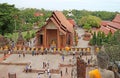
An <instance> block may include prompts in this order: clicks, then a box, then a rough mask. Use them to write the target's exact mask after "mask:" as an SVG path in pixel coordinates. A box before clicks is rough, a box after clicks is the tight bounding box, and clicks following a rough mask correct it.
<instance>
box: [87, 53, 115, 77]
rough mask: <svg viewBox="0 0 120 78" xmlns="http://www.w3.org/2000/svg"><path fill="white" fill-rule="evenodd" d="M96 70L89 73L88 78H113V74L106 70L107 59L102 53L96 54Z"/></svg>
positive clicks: (105, 54)
mask: <svg viewBox="0 0 120 78" xmlns="http://www.w3.org/2000/svg"><path fill="white" fill-rule="evenodd" d="M97 63H98V68H97V69H94V70H91V71H90V72H89V78H115V77H114V73H113V72H112V71H110V70H107V67H108V63H109V57H108V55H107V53H105V52H104V51H100V52H99V53H98V54H97Z"/></svg>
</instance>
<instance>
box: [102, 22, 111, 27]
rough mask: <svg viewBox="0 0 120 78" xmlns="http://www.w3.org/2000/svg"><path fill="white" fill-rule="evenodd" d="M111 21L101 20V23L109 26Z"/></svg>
mask: <svg viewBox="0 0 120 78" xmlns="http://www.w3.org/2000/svg"><path fill="white" fill-rule="evenodd" d="M109 22H110V21H102V22H101V25H102V26H107V25H108V23H109Z"/></svg>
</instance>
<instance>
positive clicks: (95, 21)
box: [79, 15, 101, 27]
mask: <svg viewBox="0 0 120 78" xmlns="http://www.w3.org/2000/svg"><path fill="white" fill-rule="evenodd" d="M100 22H101V19H100V18H99V17H96V16H92V15H88V16H83V17H82V18H81V19H80V20H79V25H80V26H84V25H85V24H89V25H90V26H91V27H100Z"/></svg>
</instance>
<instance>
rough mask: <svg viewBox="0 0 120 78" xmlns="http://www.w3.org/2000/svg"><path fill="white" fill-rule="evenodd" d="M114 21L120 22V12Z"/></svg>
mask: <svg viewBox="0 0 120 78" xmlns="http://www.w3.org/2000/svg"><path fill="white" fill-rule="evenodd" d="M112 22H116V23H120V14H117V15H116V16H115V18H114V19H113V20H112Z"/></svg>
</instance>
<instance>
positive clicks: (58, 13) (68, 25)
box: [53, 11, 74, 33]
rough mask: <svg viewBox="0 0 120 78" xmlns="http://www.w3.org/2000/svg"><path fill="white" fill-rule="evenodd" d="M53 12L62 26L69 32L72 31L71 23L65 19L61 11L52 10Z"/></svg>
mask: <svg viewBox="0 0 120 78" xmlns="http://www.w3.org/2000/svg"><path fill="white" fill-rule="evenodd" d="M53 14H55V16H56V17H57V19H58V20H59V22H60V23H61V25H62V26H64V27H65V28H66V29H67V30H68V31H69V32H71V33H73V32H74V31H73V25H72V24H71V23H70V22H69V21H68V20H67V19H66V17H65V16H64V15H63V13H62V12H61V11H54V12H53Z"/></svg>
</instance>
